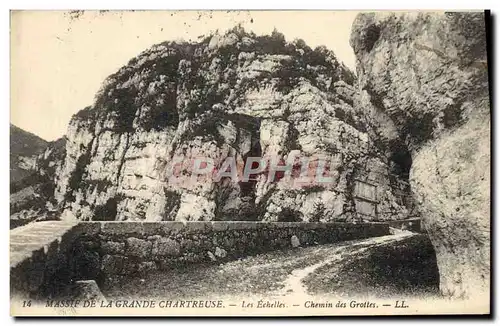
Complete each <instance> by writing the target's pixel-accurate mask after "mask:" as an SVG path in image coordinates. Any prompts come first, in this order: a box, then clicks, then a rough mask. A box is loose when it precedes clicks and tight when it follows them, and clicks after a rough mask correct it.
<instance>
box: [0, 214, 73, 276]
mask: <svg viewBox="0 0 500 326" xmlns="http://www.w3.org/2000/svg"><path fill="white" fill-rule="evenodd" d="M75 225H77V223H76V222H68V221H43V222H34V223H29V224H26V225H23V226H21V227H18V228H15V229H13V230H11V231H10V239H9V244H10V267H11V268H13V267H16V266H18V265H19V264H20V263H22V262H23V261H24V260H26V259H30V258H32V257H33V255H36V254H39V252H43V253H45V254H47V253H48V251H49V248H50V247H52V246H54V242H57V243H60V242H61V241H62V238H63V236H64V235H65V234H67V233H68V231H70V230H71V229H73V228H74V227H75Z"/></svg>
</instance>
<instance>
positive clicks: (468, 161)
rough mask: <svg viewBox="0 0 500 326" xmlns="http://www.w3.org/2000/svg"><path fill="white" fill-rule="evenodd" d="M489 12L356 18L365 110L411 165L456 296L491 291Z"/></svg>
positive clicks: (445, 284) (442, 268) (354, 40)
mask: <svg viewBox="0 0 500 326" xmlns="http://www.w3.org/2000/svg"><path fill="white" fill-rule="evenodd" d="M484 21H485V19H484V15H483V13H472V12H469V13H456V12H455V13H424V12H420V13H377V14H371V13H370V14H368V13H367V14H360V15H359V16H358V17H357V18H356V20H355V22H354V24H353V30H352V35H351V45H352V47H353V49H354V51H355V54H356V58H357V72H358V77H359V89H360V90H359V93H360V97H359V98H358V101H357V103H358V106H359V107H358V109H359V110H361V111H363V110H364V111H365V112H366V113H367V116H368V120H370V121H371V122H372V124H371V127H372V128H371V129H370V130H371V131H372V132H373V133H374V134H378V135H381V137H380V138H379V139H380V142H382V143H384V144H385V145H386V146H387V148H388V149H389V151H391V150H392V152H393V153H394V154H392V157H393V158H397V157H398V155H399V160H398V159H396V160H395V161H399V162H400V163H402V164H401V166H402V169H403V170H405V169H406V170H407V171H408V172H409V174H410V181H411V188H412V191H413V193H414V195H415V198H416V199H417V202H418V208H419V210H420V211H421V212H422V218H423V219H424V226H425V228H426V230H427V232H428V233H429V236H430V238H431V240H432V243H433V246H434V248H435V250H436V254H437V262H438V266H439V273H440V279H441V280H440V289H441V292H442V293H443V294H445V295H448V296H452V297H474V296H476V295H488V293H489V284H490V273H489V270H490V249H489V248H490V159H491V158H490V150H489V149H490V104H489V99H488V71H487V65H486V36H485V26H484ZM398 139H400V140H398ZM401 153H407V154H405V155H401ZM390 157H391V156H390Z"/></svg>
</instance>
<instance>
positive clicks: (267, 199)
mask: <svg viewBox="0 0 500 326" xmlns="http://www.w3.org/2000/svg"><path fill="white" fill-rule="evenodd" d="M354 85H355V76H354V75H353V74H352V73H351V72H350V71H349V70H348V69H347V68H346V67H344V66H343V65H342V64H341V63H339V62H338V61H337V59H336V58H335V56H334V54H333V53H332V52H331V51H329V50H327V49H326V48H324V47H318V48H316V49H314V50H313V49H311V48H309V47H308V46H307V45H306V44H305V43H304V42H303V41H301V40H296V41H294V42H292V43H288V42H286V41H285V38H284V37H283V35H282V34H280V33H278V32H273V34H272V35H270V36H256V35H254V34H251V33H246V32H245V31H243V30H241V29H240V28H235V29H233V30H231V31H229V32H227V33H225V34H223V35H220V34H215V35H211V36H209V37H206V38H203V39H200V41H199V42H196V43H187V42H165V43H162V44H158V45H155V46H153V47H152V48H150V49H148V50H146V51H144V52H143V53H141V54H140V55H138V56H137V57H136V58H133V59H132V60H130V62H129V63H128V64H127V65H126V66H124V67H122V68H121V69H120V70H119V71H118V72H116V73H115V74H113V75H111V76H109V77H108V78H107V79H106V81H105V82H104V84H103V86H102V88H101V90H100V91H99V92H98V94H97V95H96V98H95V102H94V104H93V105H92V106H90V107H88V108H86V109H84V110H82V111H80V112H79V113H77V114H76V115H75V116H74V117H73V118H72V120H71V122H70V124H69V127H68V132H67V138H68V141H67V144H66V157H65V160H64V164H63V165H62V168H61V171H60V173H58V175H57V180H56V183H57V189H56V192H55V198H56V200H57V202H58V205H59V208H60V209H61V211H63V212H64V213H63V218H75V217H76V218H78V219H82V220H115V219H119V220H228V219H229V220H280V221H293V220H317V221H329V220H362V219H397V218H405V217H407V216H408V215H409V214H410V213H409V210H408V208H407V206H408V205H407V204H408V203H406V202H405V198H406V191H407V188H405V186H404V184H401V183H400V182H399V181H400V179H399V176H398V175H394V176H393V177H388V175H389V174H391V173H392V172H393V169H392V168H391V166H392V165H391V164H390V162H389V161H390V160H389V158H388V157H387V155H386V154H387V153H388V151H387V150H386V149H385V147H386V145H385V144H383V143H380V142H378V141H376V140H374V139H372V138H371V137H370V135H369V130H367V128H366V126H365V121H364V117H363V116H362V115H360V114H359V113H358V112H357V111H356V110H354V108H353V103H354V100H355V98H357V97H356V95H355V94H356V93H357V90H356V89H355V87H354ZM296 154H299V155H300V156H302V157H318V156H325V157H328V158H329V160H330V161H329V162H332V164H331V171H332V172H333V175H334V182H333V183H332V184H329V185H328V186H322V185H312V186H311V185H308V186H304V187H300V188H296V187H290V185H289V184H288V183H287V182H285V181H284V180H279V181H270V180H269V179H268V178H267V177H266V174H259V175H258V176H256V178H255V180H251V181H248V182H238V183H234V182H229V181H228V180H225V179H222V181H219V182H216V181H214V180H212V179H210V178H206V179H203V180H202V181H200V180H196V182H191V181H192V180H191V179H189V176H190V175H191V174H190V170H189V169H190V167H189V164H182V165H181V168H180V175H181V176H186V177H185V178H184V179H182V182H173V181H172V180H171V179H170V178H169V177H168V175H167V174H168V173H167V170H168V169H169V164H170V163H171V162H172V161H176V160H177V161H180V162H183V163H189V162H191V161H192V160H194V159H196V158H198V157H210V158H212V159H213V160H214V161H215V162H216V165H217V166H219V165H220V164H221V163H222V162H223V161H224V160H225V159H226V158H227V157H232V158H234V159H235V161H236V163H237V165H238V166H241V162H243V161H244V160H245V159H246V158H247V157H249V156H259V157H264V158H266V157H269V158H271V157H279V158H280V159H283V160H286V159H287V158H288V157H289V155H296ZM355 180H361V181H366V182H369V183H371V184H374V186H375V192H376V193H375V197H376V200H377V201H378V207H376V208H375V210H376V212H375V215H370V213H371V212H370V210H371V208H372V206H370V205H371V204H370V203H367V202H363V201H359V200H358V199H356V189H355V188H356V187H355ZM367 211H368V214H367ZM377 212H378V213H377Z"/></svg>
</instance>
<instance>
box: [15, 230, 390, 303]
mask: <svg viewBox="0 0 500 326" xmlns="http://www.w3.org/2000/svg"><path fill="white" fill-rule="evenodd" d="M44 223H49V224H50V225H49V224H47V225H45V224H44ZM58 223H59V224H58ZM63 224H64V225H63ZM59 225H61V227H59ZM42 226H43V227H44V228H45V229H44V230H45V231H46V233H47V236H48V237H47V238H39V239H38V241H36V242H33V243H32V244H31V245H25V246H17V247H16V246H14V247H13V246H12V245H11V279H12V282H11V288H12V290H13V292H14V294H19V295H22V296H24V297H26V296H30V297H31V296H32V294H35V293H36V294H37V295H38V296H39V297H47V296H56V295H60V294H61V293H64V291H65V289H66V288H67V286H68V285H69V284H71V283H72V282H74V281H77V280H89V279H93V280H96V281H97V282H98V284H99V285H103V284H106V283H107V282H111V281H122V280H123V278H124V277H141V276H143V275H145V274H146V273H148V272H151V271H155V270H164V269H172V268H178V267H182V266H189V265H192V264H211V263H220V262H224V261H228V260H232V259H236V258H239V257H244V256H248V255H252V254H258V253H263V252H268V251H272V250H277V249H287V248H293V247H297V246H310V245H317V244H324V243H334V242H339V241H346V240H354V239H362V238H368V237H376V236H383V235H387V234H389V225H388V224H386V223H361V224H353V223H303V222H222V221H221V222H186V223H182V222H81V223H79V224H77V225H74V226H73V225H69V224H67V223H63V222H43V223H33V224H32V225H29V228H30V230H31V229H33V230H32V231H33V232H38V231H40V230H39V229H40V227H42ZM23 228H26V227H23ZM51 228H52V229H53V230H56V231H57V232H58V233H57V234H56V235H54V236H53V237H50V236H49V235H48V233H50V232H49V231H48V230H50V229H51ZM17 230H19V229H16V230H13V231H11V240H13V241H14V243H16V242H15V240H16V238H18V237H29V232H19V231H17ZM24 231H29V230H24ZM13 233H14V234H13ZM21 233H22V234H21ZM61 233H64V234H61ZM292 238H293V240H292ZM11 243H12V241H11Z"/></svg>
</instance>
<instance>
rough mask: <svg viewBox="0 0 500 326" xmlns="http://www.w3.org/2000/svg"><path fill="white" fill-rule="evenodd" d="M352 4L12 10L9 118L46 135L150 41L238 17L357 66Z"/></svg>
mask: <svg viewBox="0 0 500 326" xmlns="http://www.w3.org/2000/svg"><path fill="white" fill-rule="evenodd" d="M356 14H357V12H353V11H337V12H332V11H320V12H315V11H300V12H299V11H285V12H280V11H251V12H249V11H239V12H226V11H216V12H198V11H183V12H179V11H178V12H170V11H136V12H128V11H125V12H106V13H102V12H96V11H86V12H85V13H83V14H82V15H75V14H69V13H67V12H63V11H36V12H34V11H31V12H29V11H24V12H13V13H12V16H11V42H12V44H11V122H12V123H13V124H15V125H17V126H18V127H21V128H22V129H24V130H27V131H30V132H32V133H34V134H36V135H38V136H40V137H42V138H44V139H46V140H55V139H57V138H59V137H61V136H62V135H63V134H65V133H66V129H67V125H68V122H69V120H70V118H71V116H72V115H73V114H74V113H76V112H77V111H79V110H81V109H83V108H84V107H85V106H88V105H91V104H92V102H93V99H94V94H95V93H96V91H97V90H98V89H99V86H100V84H101V83H102V81H103V80H104V79H105V78H106V77H107V76H108V75H110V74H112V73H114V72H115V71H116V70H117V69H119V68H120V67H121V66H123V65H124V64H126V63H127V62H128V60H129V59H131V58H132V57H134V56H136V55H137V54H139V53H140V52H141V51H143V50H144V49H146V48H148V47H150V46H151V45H153V44H156V43H159V42H162V41H165V40H174V39H180V38H182V39H185V40H189V39H192V40H197V38H198V36H200V35H206V34H209V33H210V32H213V31H215V30H217V29H218V30H219V31H220V32H223V31H225V30H227V29H230V28H232V27H233V26H235V25H236V24H238V23H241V24H242V26H243V27H245V29H246V30H252V31H254V32H255V33H256V34H258V35H261V34H269V33H271V32H272V30H273V29H274V28H275V27H276V28H277V29H278V31H280V32H282V33H283V34H284V35H285V37H286V39H287V40H288V41H292V40H293V39H295V38H302V39H304V40H305V41H306V43H307V44H308V45H309V46H311V47H315V46H317V45H322V44H323V45H326V46H327V47H328V48H330V49H332V50H333V51H334V52H335V54H336V55H337V57H338V58H339V60H341V61H343V62H344V63H345V64H346V65H347V66H348V67H349V68H351V69H352V70H354V60H355V59H354V53H353V51H352V49H351V47H350V46H349V35H350V29H351V24H352V22H353V20H354V17H355V16H356Z"/></svg>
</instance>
